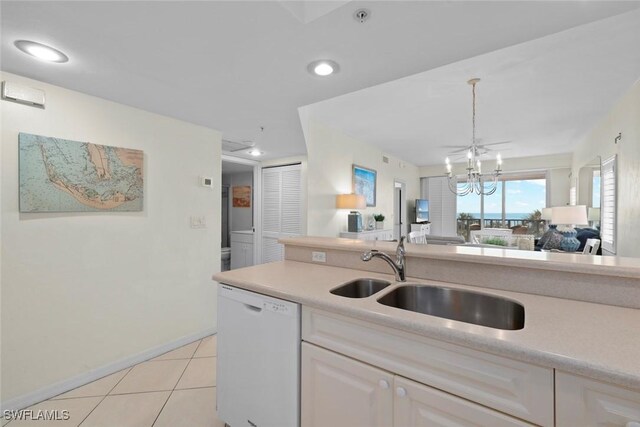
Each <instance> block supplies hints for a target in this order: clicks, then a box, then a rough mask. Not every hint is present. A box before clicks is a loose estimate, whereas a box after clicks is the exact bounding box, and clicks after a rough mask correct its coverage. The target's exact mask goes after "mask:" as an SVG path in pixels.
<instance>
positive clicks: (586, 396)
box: [556, 372, 640, 427]
mask: <svg viewBox="0 0 640 427" xmlns="http://www.w3.org/2000/svg"><path fill="white" fill-rule="evenodd" d="M556 401H557V405H556V408H557V409H556V411H557V414H556V420H557V426H558V427H575V426H580V427H591V426H594V427H595V426H598V427H600V426H607V427H615V426H621V427H625V426H627V424H628V423H632V422H633V421H635V422H636V423H639V424H640V392H639V391H632V390H628V389H625V388H621V387H617V386H614V385H611V384H606V383H602V382H599V381H595V380H590V379H588V378H583V377H579V376H576V375H570V374H565V373H564V372H556ZM631 425H633V424H631Z"/></svg>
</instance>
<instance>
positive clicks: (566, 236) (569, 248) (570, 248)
mask: <svg viewBox="0 0 640 427" xmlns="http://www.w3.org/2000/svg"><path fill="white" fill-rule="evenodd" d="M558 231H559V232H560V234H562V237H563V239H562V242H561V243H560V250H562V251H565V252H575V251H577V250H578V248H579V247H580V240H578V239H576V235H577V234H578V232H577V231H576V230H575V229H573V228H565V229H562V230H560V229H558Z"/></svg>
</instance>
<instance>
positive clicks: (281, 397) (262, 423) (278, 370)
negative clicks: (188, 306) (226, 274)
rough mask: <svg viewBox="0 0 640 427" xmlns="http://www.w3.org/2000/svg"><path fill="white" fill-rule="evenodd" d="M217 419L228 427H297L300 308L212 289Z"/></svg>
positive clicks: (226, 289)
mask: <svg viewBox="0 0 640 427" xmlns="http://www.w3.org/2000/svg"><path fill="white" fill-rule="evenodd" d="M217 340H218V360H217V364H218V365H217V401H218V402H217V404H218V417H219V418H220V419H221V420H222V421H224V422H225V423H227V424H228V425H230V426H231V427H298V426H299V425H300V306H299V305H298V304H295V303H292V302H289V301H283V300H279V299H276V298H272V297H268V296H265V295H260V294H256V293H253V292H249V291H245V290H243V289H238V288H234V287H231V286H228V285H224V284H220V285H218V338H217Z"/></svg>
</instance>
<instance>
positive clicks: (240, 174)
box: [220, 155, 260, 271]
mask: <svg viewBox="0 0 640 427" xmlns="http://www.w3.org/2000/svg"><path fill="white" fill-rule="evenodd" d="M259 170H260V169H259V164H258V163H257V162H254V161H251V160H246V159H240V158H235V157H232V156H225V155H223V156H222V186H221V195H220V196H221V206H220V208H221V210H222V212H221V230H220V232H221V239H220V243H221V256H220V270H221V271H227V270H233V269H236V268H242V267H249V266H252V265H254V264H256V263H258V261H259V251H258V250H257V245H256V229H257V225H258V223H259V218H258V215H257V212H258V204H259V200H260V198H259V191H256V189H257V188H258V184H259V178H257V176H256V175H257V171H259Z"/></svg>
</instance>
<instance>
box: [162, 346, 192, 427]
mask: <svg viewBox="0 0 640 427" xmlns="http://www.w3.org/2000/svg"><path fill="white" fill-rule="evenodd" d="M202 340H204V338H203V339H201V340H200V342H199V343H198V346H197V347H196V349H195V351H194V352H193V355H191V357H190V358H189V362H187V364H186V365H185V367H184V369H183V370H182V373H181V374H180V378H178V381H176V383H175V385H174V386H173V389H172V390H171V392H170V393H169V396H167V400H165V401H164V404H163V405H162V408H160V411H158V415H156V418H155V420H153V423H152V424H151V427H153V426H155V425H156V422H157V421H158V418H160V414H162V411H164V408H165V406H167V402H169V399H171V396H173V392H174V391H175V390H176V387H177V386H178V384H179V383H180V380H181V379H182V377H183V376H184V373H185V372H186V371H187V368H188V367H189V365H190V364H191V361H192V360H193V356H195V354H196V352H197V351H198V349H199V348H200V345H201V344H202Z"/></svg>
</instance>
